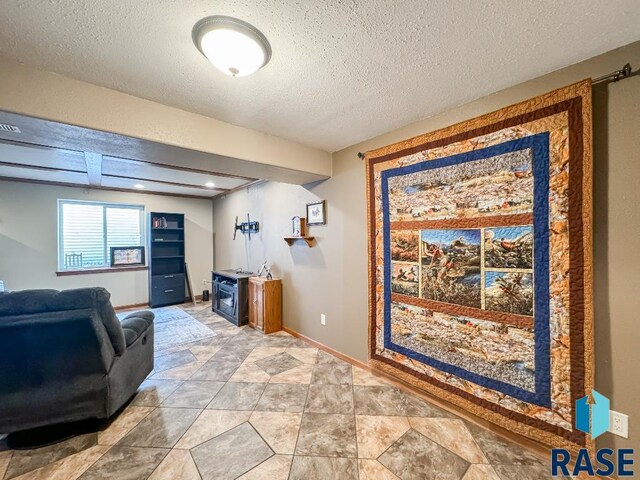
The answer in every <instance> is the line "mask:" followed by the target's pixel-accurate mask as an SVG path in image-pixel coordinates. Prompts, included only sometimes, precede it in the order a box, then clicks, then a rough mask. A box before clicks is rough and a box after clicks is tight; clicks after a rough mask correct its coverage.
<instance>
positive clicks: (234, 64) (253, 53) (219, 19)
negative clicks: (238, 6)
mask: <svg viewBox="0 0 640 480" xmlns="http://www.w3.org/2000/svg"><path fill="white" fill-rule="evenodd" d="M191 35H192V37H193V43H195V44H196V47H198V50H200V53H202V54H203V55H204V56H205V57H207V58H208V59H209V61H210V62H211V63H213V65H214V66H215V67H216V68H217V69H218V70H220V71H221V72H223V73H226V74H227V75H230V76H232V77H245V76H247V75H251V74H252V73H254V72H255V71H257V70H259V69H260V68H262V67H264V66H265V65H266V64H267V63H268V62H269V59H270V58H271V45H270V44H269V40H267V37H265V36H264V35H263V34H262V32H261V31H260V30H258V29H257V28H256V27H254V26H253V25H250V24H248V23H247V22H243V21H242V20H238V19H237V18H233V17H225V16H222V15H214V16H213V17H207V18H203V19H202V20H200V21H199V22H198V23H196V24H195V25H194V27H193V31H192V34H191Z"/></svg>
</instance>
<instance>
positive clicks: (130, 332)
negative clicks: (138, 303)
mask: <svg viewBox="0 0 640 480" xmlns="http://www.w3.org/2000/svg"><path fill="white" fill-rule="evenodd" d="M153 319H154V315H153V313H151V312H136V313H132V314H131V315H128V316H127V317H126V318H125V319H124V320H122V322H121V325H122V331H123V332H124V338H125V343H126V345H127V348H128V347H129V346H130V345H132V344H134V343H135V341H136V340H137V339H138V338H140V336H141V335H143V334H144V332H146V331H147V329H148V328H149V327H150V326H151V325H153Z"/></svg>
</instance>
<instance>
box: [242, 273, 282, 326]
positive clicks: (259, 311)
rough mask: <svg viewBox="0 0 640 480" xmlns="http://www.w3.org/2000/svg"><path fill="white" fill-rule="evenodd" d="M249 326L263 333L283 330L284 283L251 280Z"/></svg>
mask: <svg viewBox="0 0 640 480" xmlns="http://www.w3.org/2000/svg"><path fill="white" fill-rule="evenodd" d="M249 326H250V327H252V328H255V329H256V330H260V331H261V332H262V333H273V332H277V331H279V330H282V281H281V280H276V279H274V280H267V279H266V278H261V277H251V278H249Z"/></svg>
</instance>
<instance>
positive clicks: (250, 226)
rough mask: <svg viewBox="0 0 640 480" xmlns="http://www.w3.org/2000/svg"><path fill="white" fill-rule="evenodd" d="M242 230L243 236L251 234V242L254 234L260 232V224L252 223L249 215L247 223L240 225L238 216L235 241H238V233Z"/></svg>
mask: <svg viewBox="0 0 640 480" xmlns="http://www.w3.org/2000/svg"><path fill="white" fill-rule="evenodd" d="M238 230H240V232H241V233H243V234H249V240H251V234H252V233H258V232H259V231H260V223H258V222H252V221H251V218H250V217H249V214H248V213H247V221H246V222H242V223H240V224H239V223H238V217H237V216H236V223H235V226H234V227H233V239H234V240H235V239H236V233H238Z"/></svg>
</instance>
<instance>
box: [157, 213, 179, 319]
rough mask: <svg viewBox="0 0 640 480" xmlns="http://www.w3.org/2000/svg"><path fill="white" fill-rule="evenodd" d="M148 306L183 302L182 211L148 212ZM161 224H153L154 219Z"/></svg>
mask: <svg viewBox="0 0 640 480" xmlns="http://www.w3.org/2000/svg"><path fill="white" fill-rule="evenodd" d="M149 215H150V218H151V221H150V224H151V230H150V235H149V237H150V239H149V305H151V307H152V308H155V307H162V306H166V305H175V304H179V303H184V301H185V296H186V295H185V293H186V292H185V283H186V281H185V242H184V240H185V238H184V214H182V213H160V212H151V213H150V214H149ZM158 219H163V220H164V221H163V222H160V223H161V224H162V225H165V226H161V227H157V226H156V227H154V224H157V222H156V220H158Z"/></svg>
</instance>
